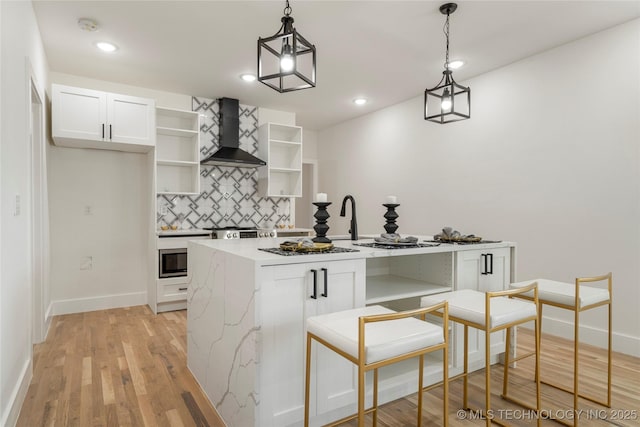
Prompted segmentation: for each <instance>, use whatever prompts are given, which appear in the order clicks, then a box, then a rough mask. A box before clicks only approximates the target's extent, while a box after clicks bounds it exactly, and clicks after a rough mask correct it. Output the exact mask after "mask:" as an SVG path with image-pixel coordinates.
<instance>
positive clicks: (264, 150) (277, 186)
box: [258, 123, 302, 197]
mask: <svg viewBox="0 0 640 427" xmlns="http://www.w3.org/2000/svg"><path fill="white" fill-rule="evenodd" d="M258 141H259V145H258V157H260V158H261V159H263V160H265V161H266V162H267V166H266V167H263V168H259V169H258V191H260V193H261V194H263V195H265V196H267V197H301V196H302V128H301V127H300V126H291V125H281V124H277V123H265V124H263V125H262V126H260V129H259V131H258Z"/></svg>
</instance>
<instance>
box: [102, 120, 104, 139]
mask: <svg viewBox="0 0 640 427" xmlns="http://www.w3.org/2000/svg"><path fill="white" fill-rule="evenodd" d="M102 139H104V123H103V124H102Z"/></svg>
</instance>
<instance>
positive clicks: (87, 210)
mask: <svg viewBox="0 0 640 427" xmlns="http://www.w3.org/2000/svg"><path fill="white" fill-rule="evenodd" d="M84 214H85V215H93V206H91V205H85V207H84Z"/></svg>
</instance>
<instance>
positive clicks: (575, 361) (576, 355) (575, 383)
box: [573, 306, 580, 427]
mask: <svg viewBox="0 0 640 427" xmlns="http://www.w3.org/2000/svg"><path fill="white" fill-rule="evenodd" d="M579 320H580V309H579V308H578V307H577V306H576V309H575V319H574V322H575V323H574V331H573V333H574V335H573V337H574V343H573V417H574V418H573V420H574V421H573V427H578V393H579V392H578V383H579V382H578V378H579V377H578V360H579V352H578V349H579V348H580V345H579V343H578V331H579V329H580V328H579V327H578V326H579V325H580V323H578V322H579Z"/></svg>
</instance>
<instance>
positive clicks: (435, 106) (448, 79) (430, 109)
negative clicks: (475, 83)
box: [424, 3, 471, 124]
mask: <svg viewBox="0 0 640 427" xmlns="http://www.w3.org/2000/svg"><path fill="white" fill-rule="evenodd" d="M457 8H458V5H457V4H455V3H446V4H443V5H442V6H440V13H442V14H443V15H447V20H446V22H445V24H444V29H443V30H444V34H445V35H446V37H447V50H446V52H447V53H446V56H445V61H444V71H443V72H442V75H443V76H442V80H440V83H438V85H437V86H436V87H434V88H432V89H426V90H425V91H424V119H425V120H429V121H432V122H436V123H440V124H444V123H450V122H455V121H458V120H464V119H468V118H470V117H471V89H469V88H468V87H464V86H462V85H459V84H458V83H456V81H455V80H454V79H453V72H452V71H451V68H450V67H449V16H450V15H451V14H452V13H453V12H455V11H456V9H457Z"/></svg>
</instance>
